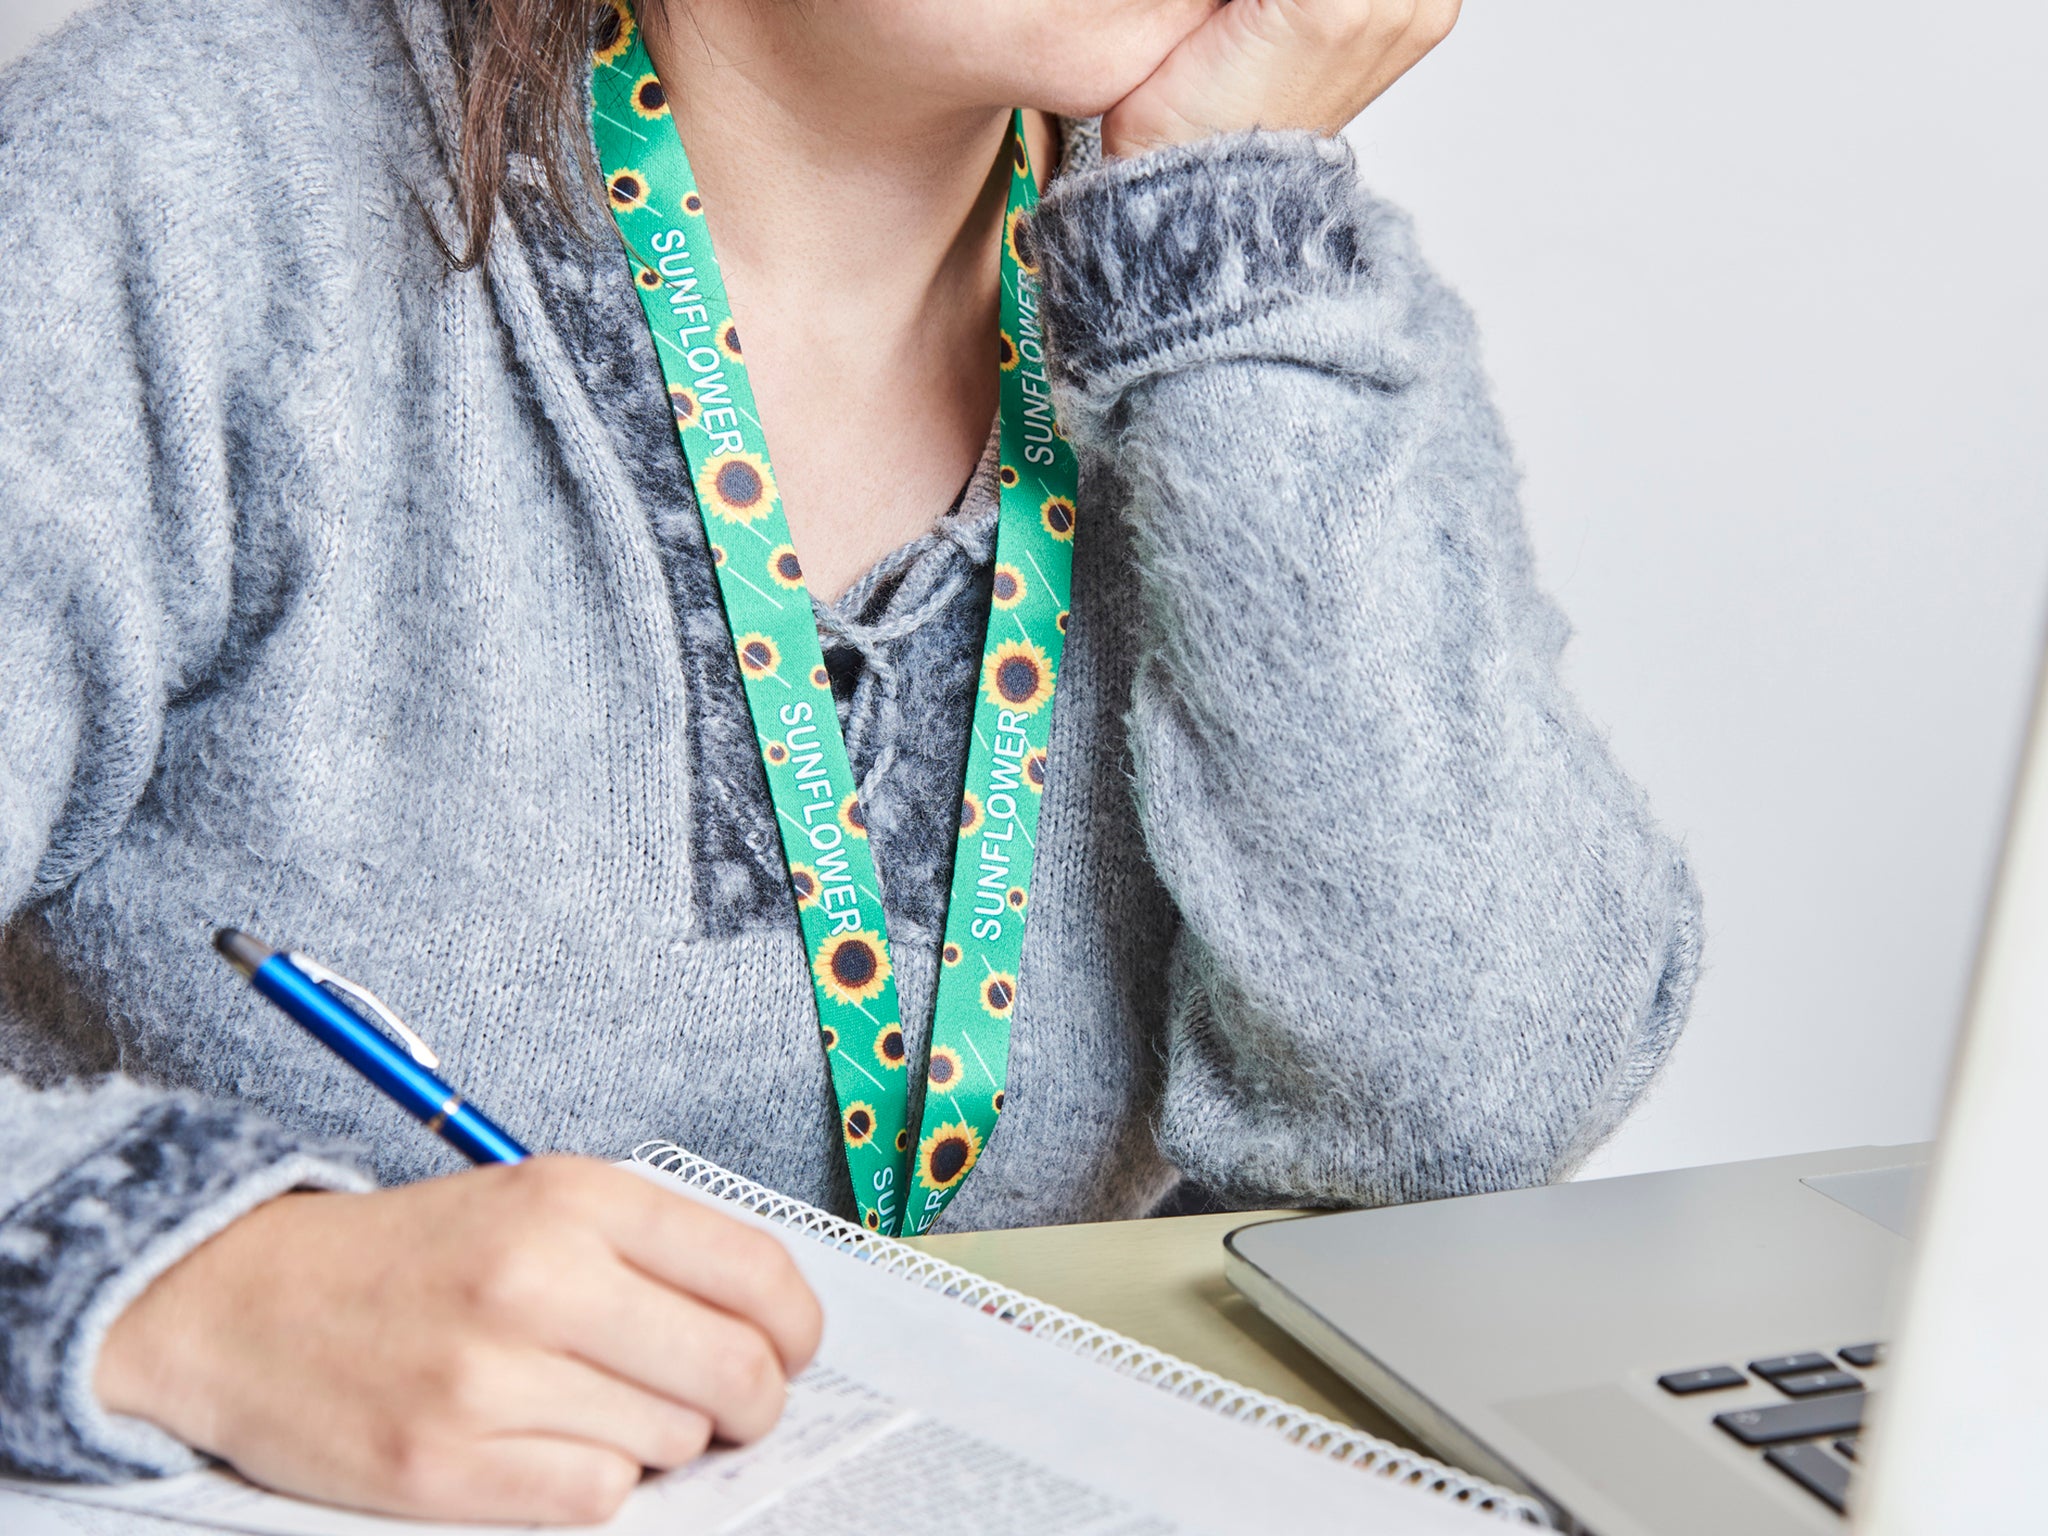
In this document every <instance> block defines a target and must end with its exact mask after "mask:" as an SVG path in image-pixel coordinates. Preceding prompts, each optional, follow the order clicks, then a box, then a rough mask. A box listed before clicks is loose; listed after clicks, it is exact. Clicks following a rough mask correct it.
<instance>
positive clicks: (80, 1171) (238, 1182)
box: [0, 1094, 374, 1482]
mask: <svg viewBox="0 0 2048 1536" xmlns="http://www.w3.org/2000/svg"><path fill="white" fill-rule="evenodd" d="M372 1187H374V1186H373V1183H372V1181H371V1180H370V1179H369V1178H368V1177H367V1176H365V1175H364V1174H363V1173H362V1172H361V1171H360V1170H359V1169H358V1168H357V1167H355V1166H354V1164H353V1162H352V1161H351V1160H350V1159H349V1158H348V1156H347V1154H346V1152H345V1151H344V1150H343V1149H342V1148H340V1147H339V1146H336V1145H333V1144H325V1143H320V1142H315V1141H310V1140H308V1139H306V1138H303V1137H299V1136H296V1135H294V1134H293V1133H291V1132H288V1131H286V1130H284V1129H283V1128H282V1127H280V1126H278V1125H276V1124H274V1123H272V1122H271V1121H269V1120H266V1119H264V1118H262V1117H261V1116H259V1115H256V1114H254V1113H252V1112H250V1111H248V1110H245V1109H242V1108H239V1107H237V1106H234V1105H228V1104H219V1103H214V1102H210V1101H207V1100H203V1099H199V1098H196V1097H193V1096H191V1095H186V1094H180V1095H177V1096H175V1097H173V1098H170V1099H167V1100H165V1101H164V1102H162V1103H159V1104H156V1105H153V1106H151V1107H150V1108H149V1109H148V1110H146V1111H145V1112H143V1113H142V1114H140V1115H138V1116H137V1117H136V1118H135V1119H133V1120H132V1121H130V1122H129V1123H128V1124H127V1125H126V1126H124V1127H123V1128H122V1130H121V1132H120V1133H119V1134H118V1135H117V1136H115V1137H114V1138H113V1139H112V1140H111V1141H108V1142H106V1143H105V1144H103V1145H102V1146H101V1147H100V1148H99V1149H98V1150H97V1151H96V1152H94V1153H93V1154H92V1155H91V1156H89V1157H87V1158H85V1159H84V1160H82V1161H81V1162H79V1163H77V1164H75V1165H74V1166H73V1167H71V1168H70V1169H69V1170H67V1171H66V1172H65V1173H64V1175H63V1176H62V1177H60V1178H58V1179H56V1180H54V1181H52V1182H51V1183H50V1184H48V1185H46V1186H45V1187H44V1188H42V1189H41V1190H38V1191H37V1192H36V1193H35V1194H34V1195H32V1196H31V1197H30V1198H29V1199H27V1200H25V1201H24V1202H22V1204H20V1205H19V1206H17V1207H15V1209H14V1210H12V1211H10V1212H8V1213H7V1215H6V1218H5V1220H4V1221H0V1403H5V1404H6V1406H7V1412H6V1414H5V1415H4V1417H0V1461H5V1462H8V1463H11V1464H12V1465H13V1466H15V1467H17V1468H19V1469H21V1470H22V1471H24V1472H28V1473H31V1474H34V1475H37V1476H42V1477H52V1478H60V1479H65V1480H68V1481H80V1482H110V1481H115V1480H118V1479H121V1478H127V1477H135V1476H138V1475H140V1476H164V1475H168V1474H170V1473H175V1472H183V1471H188V1470H190V1469H191V1468H192V1467H194V1466H196V1465H198V1458H197V1457H196V1456H195V1455H194V1454H193V1453H192V1451H191V1450H190V1449H189V1448H187V1447H186V1446H184V1445H182V1444H181V1443H179V1442H178V1441H177V1440H175V1439H173V1438H172V1437H171V1436H170V1435H168V1434H166V1433H164V1431H162V1430H160V1429H158V1428H156V1427H155V1426H154V1425H152V1424H148V1423H145V1422H144V1421H143V1420H141V1419H134V1418H128V1417H125V1416H121V1415H116V1414H110V1413H108V1412H107V1411H106V1410H105V1409H104V1408H102V1407H101V1406H100V1403H99V1398H98V1396H97V1395H96V1394H95V1393H94V1391H93V1373H94V1371H95V1369H96V1368H97V1367H98V1364H99V1353H100V1346H101V1344H102V1343H103V1342H104V1341H105V1339H106V1335H107V1330H108V1328H109V1327H111V1326H112V1324H113V1321H114V1319H115V1318H117V1317H118V1316H120V1314H121V1312H122V1310H123V1309H124V1308H125V1307H126V1306H127V1305H128V1304H129V1303H130V1302H131V1301H133V1300H134V1299H135V1298H136V1297H137V1296H139V1295H141V1294H142V1292H143V1291H144V1290H145V1289H146V1288H147V1287H148V1285H149V1284H150V1282H151V1281H153V1280H154V1279H156V1277H157V1276H158V1275H160V1274H162V1273H163V1272H164V1271H165V1270H166V1269H168V1268H170V1267H171V1265H173V1264H175V1263H177V1262H178V1260H180V1259H182V1258H184V1257H185V1255H186V1254H188V1253H190V1252H191V1251H192V1250H193V1249H195V1248H197V1247H198V1246H199V1245H200V1244H201V1243H203V1242H205V1241H206V1240H207V1239H208V1238H209V1237H212V1236H213V1235H214V1234H215V1233H217V1232H219V1231H220V1230H221V1229H222V1228H223V1227H225V1226H227V1225H228V1223H229V1222H231V1221H233V1220H235V1219H236V1218H237V1217H239V1216H242V1215H244V1214H246V1213H247V1212H248V1211H250V1210H252V1209H253V1208H254V1207H256V1206H258V1205H260V1204H262V1203H263V1202H264V1201H266V1200H269V1199H271V1198H272V1197H273V1196H276V1195H281V1194H284V1193H285V1192H287V1191H288V1190H293V1189H334V1190H364V1189H369V1188H372Z"/></svg>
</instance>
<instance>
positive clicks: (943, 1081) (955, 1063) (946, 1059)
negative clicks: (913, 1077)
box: [924, 1045, 965, 1093]
mask: <svg viewBox="0 0 2048 1536" xmlns="http://www.w3.org/2000/svg"><path fill="white" fill-rule="evenodd" d="M964 1071H965V1069H964V1068H963V1067H962V1066H961V1064H960V1053H959V1052H958V1051H956V1050H954V1049H953V1048H952V1047H951V1046H950V1045H936V1046H933V1047H932V1059H931V1061H930V1062H929V1063H928V1064H927V1065H926V1067H925V1069H924V1078H925V1082H926V1084H927V1085H928V1086H929V1087H930V1088H931V1089H932V1090H933V1091H934V1092H935V1093H951V1092H952V1091H953V1090H954V1089H955V1088H958V1087H959V1086H960V1078H961V1076H962V1074H963V1072H964Z"/></svg>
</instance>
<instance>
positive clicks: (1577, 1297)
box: [1226, 672, 2048, 1536]
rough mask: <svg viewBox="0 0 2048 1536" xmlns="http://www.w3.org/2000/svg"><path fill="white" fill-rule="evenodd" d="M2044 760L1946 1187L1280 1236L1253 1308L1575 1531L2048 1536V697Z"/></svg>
mask: <svg viewBox="0 0 2048 1536" xmlns="http://www.w3.org/2000/svg"><path fill="white" fill-rule="evenodd" d="M2030 735H2031V738H2032V739H2031V741H2030V743H2029V747H2028V751H2027V758H2026V761H2025V764H2024V765H2023V768H2022V772H2021V775H2020V781H2019V786H2018V791H2017V793H2016V795H2015V798H2014V807H2013V814H2012V817H2011V820H2010V822H2009V824H2008V830H2007V841H2006V848H2005V854H2004V858H2003V860H2002V864H2001V870H2000V875H1999V880H1998V883H1997V888H1996V890H1995V892H1994V894H1993V898H1992V902H1991V904H1990V909H1989V920H1988V922H1987V925H1986V930H1985V935H1984V938H1983V941H1982V944H1981V946H1980V952H1979V957H1978V964H1977V972H1976V978H1975V981H1974V982H1973V986H1972V996H1971V1003H1970V1007H1969V1009H1968V1013H1967V1017H1966V1020H1965V1025H1966V1027H1965V1030H1964V1032H1963V1037H1962V1045H1961V1048H1960V1052H1959V1059H1958V1065H1957V1067H1956V1069H1955V1072H1954V1076H1953V1080H1952V1083H1951V1087H1950V1095H1949V1103H1948V1107H1947V1110H1946V1112H1945V1114H1944V1117H1943V1129H1942V1135H1941V1141H1940V1143H1939V1144H1938V1150H1936V1151H1935V1152H1934V1160H1933V1172H1932V1175H1931V1179H1930V1177H1929V1174H1928V1159H1929V1153H1930V1149H1929V1148H1928V1147H1927V1146H1924V1145H1919V1146H1906V1147H1862V1148H1856V1149H1852V1150H1846V1151H1839V1152H1826V1153H1813V1154H1805V1155H1800V1156H1796V1157H1783V1158H1771V1159H1766V1160H1763V1161H1758V1162H1748V1163H1733V1164H1726V1165H1723V1166H1720V1167H1712V1168H1698V1169H1686V1170H1678V1171H1673V1172H1666V1173H1653V1174H1643V1175H1638V1176H1635V1177H1630V1178H1617V1179H1601V1180H1591V1181H1587V1182H1584V1183H1577V1184H1561V1185H1553V1186H1550V1187H1547V1188H1542V1189H1528V1190H1514V1191H1508V1192H1504V1193H1500V1194H1492V1195H1476V1196H1471V1197H1468V1198H1463V1199H1453V1200H1439V1201H1432V1202H1427V1203H1424V1204H1418V1205H1407V1206H1392V1207H1386V1208H1383V1209H1379V1210H1370V1211H1354V1212H1346V1213H1342V1214H1337V1215H1330V1216H1321V1217H1314V1218H1309V1219H1302V1220H1288V1221H1278V1222H1267V1223H1261V1224H1258V1225H1255V1226H1250V1227H1243V1228H1240V1229H1238V1230H1237V1231H1235V1232H1233V1233H1231V1235H1230V1237H1229V1238H1228V1239H1227V1243H1226V1246H1227V1257H1226V1273H1227V1274H1228V1275H1229V1277H1230V1280H1231V1282H1232V1283H1233V1284H1234V1285H1235V1286H1236V1287H1237V1288H1238V1289H1239V1290H1240V1291H1242V1292H1243V1293H1244V1294H1245V1295H1246V1296H1247V1297H1249V1298H1250V1299H1251V1301H1252V1302H1253V1303H1254V1304H1255V1305H1256V1306H1258V1308H1259V1309H1260V1310H1261V1311H1262V1312H1264V1313H1266V1314H1267V1315H1268V1316H1269V1317H1271V1318H1272V1319H1274V1321H1276V1322H1277V1323H1279V1325H1280V1326H1281V1327H1283V1328H1285V1329H1286V1330H1287V1331H1288V1332H1290V1333H1292V1334H1293V1335H1295V1336H1296V1337H1297V1338H1299V1339H1300V1340H1301V1341H1302V1342H1303V1343H1305V1344H1306V1345H1308V1347H1309V1348H1311V1349H1312V1350H1314V1351H1315V1352H1316V1353H1317V1354H1318V1355H1320V1356H1321V1357H1322V1358H1323V1359H1324V1360H1326V1361H1328V1362H1329V1364H1330V1365H1332V1366H1333V1367H1334V1368H1335V1369H1336V1370H1338V1371H1339V1372H1340V1373H1342V1374H1343V1375H1344V1376H1346V1377H1347V1378H1349V1379H1350V1380H1351V1381H1352V1382H1353V1383H1355V1384H1356V1385H1357V1386H1358V1387H1359V1388H1360V1389H1361V1390H1362V1391H1363V1392H1364V1393H1365V1394H1366V1395H1367V1396H1368V1397H1370V1398H1372V1399H1373V1400H1374V1401H1375V1402H1377V1403H1378V1404H1380V1405H1381V1406H1382V1407H1383V1408H1385V1409H1386V1410H1387V1411H1388V1412H1389V1413H1390V1414H1392V1415H1393V1416H1394V1417H1395V1418H1396V1419H1398V1420H1399V1421H1400V1422H1401V1423H1402V1424H1404V1425H1406V1426H1407V1427H1408V1428H1409V1429H1410V1430H1411V1431H1412V1432H1413V1433H1414V1434H1415V1435H1416V1436H1417V1437H1418V1438H1419V1439H1420V1440H1422V1441H1423V1442H1424V1443H1425V1444H1426V1445H1428V1446H1430V1447H1431V1448H1432V1449H1434V1450H1435V1451H1437V1452H1438V1453H1439V1454H1441V1455H1443V1456H1445V1457H1446V1458H1447V1459H1449V1460H1451V1461H1454V1462H1456V1463H1458V1464H1459V1465H1462V1466H1465V1467H1469V1468H1470V1469H1472V1470H1473V1471H1476V1472H1481V1473H1483V1474H1485V1475H1487V1476H1490V1477H1492V1478H1495V1479H1497V1480H1499V1481H1502V1482H1505V1483H1508V1484H1510V1485H1513V1486H1517V1487H1520V1488H1522V1489H1525V1490H1526V1491H1528V1492H1530V1493H1532V1494H1534V1495H1536V1496H1537V1497H1538V1498H1540V1499H1542V1500H1544V1501H1545V1502H1546V1503H1547V1504H1548V1505H1549V1506H1550V1507H1551V1508H1552V1510H1553V1512H1554V1513H1555V1514H1556V1515H1557V1516H1558V1518H1559V1523H1560V1524H1562V1525H1564V1526H1565V1527H1566V1528H1567V1529H1575V1530H1581V1531H1586V1532H1591V1533H1594V1536H1792V1533H1830V1532H1832V1533H1836V1536H1840V1533H1842V1532H1843V1531H1844V1530H1845V1522H1844V1516H1843V1514H1842V1513H1840V1512H1839V1511H1838V1508H1837V1507H1836V1506H1838V1505H1840V1504H1842V1503H1844V1502H1846V1504H1847V1507H1848V1510H1849V1512H1850V1513H1851V1514H1853V1516H1854V1517H1855V1529H1856V1530H1857V1531H1859V1532H1868V1533H1877V1536H1894V1533H1912V1536H1920V1533H1927V1536H1946V1533H1948V1532H1951V1531H1954V1532H1964V1531H1967V1532H1969V1533H1970V1536H1991V1533H1999V1532H2004V1531H2007V1530H2010V1531H2014V1532H2036V1533H2038V1532H2048V1503H2044V1502H2043V1501H2042V1499H2041V1497H2040V1496H2039V1495H2037V1494H2034V1493H2032V1492H2030V1491H2029V1490H2031V1489H2033V1488H2034V1486H2035V1480H2036V1477H2037V1475H2038V1470H2039V1469H2038V1463H2039V1461H2040V1459H2041V1457H2042V1456H2043V1454H2044V1453H2048V1406H2044V1405H2048V1375H2044V1372H2048V1305H2044V1302H2048V1202H2044V1200H2043V1198H2042V1196H2041V1194H2040V1172H2039V1170H2040V1167H2041V1162H2042V1125H2043V1122H2044V1120H2048V741H2044V739H2043V738H2044V736H2048V672H2044V674H2043V678H2042V682H2041V683H2040V684H2039V685H2037V694H2036V700H2035V707H2034V716H2033V728H2032V731H2031V732H2030ZM1923 1186H1925V1194H1926V1198H1925V1200H1924V1202H1923V1200H1922V1193H1923ZM1916 1232H1925V1233H1926V1234H1928V1241H1927V1243H1926V1244H1925V1245H1924V1247H1916V1245H1915V1244H1913V1243H1912V1242H1909V1238H1910V1237H1911V1236H1912V1235H1913V1234H1914V1233H1916ZM1901 1326H1903V1327H1904V1330H1905V1331H1904V1332H1903V1333H1902V1334H1900V1335H1899V1350H1898V1352H1897V1362H1896V1364H1886V1363H1882V1362H1883V1360H1884V1355H1883V1354H1882V1353H1880V1354H1879V1357H1878V1362H1877V1363H1870V1362H1871V1354H1870V1351H1869V1350H1868V1349H1866V1348H1865V1346H1870V1345H1880V1344H1883V1343H1885V1341H1887V1340H1889V1339H1891V1338H1892V1337H1893V1336H1894V1330H1895V1329H1896V1328H1899V1327H1901ZM1813 1357H1819V1358H1813ZM1716 1368H1725V1370H1722V1369H1716ZM1710 1372H1711V1374H1709V1373H1710ZM1731 1378H1732V1380H1731ZM1891 1378H1896V1379H1895V1380H1893V1379H1891ZM1713 1382H1728V1383H1729V1384H1726V1385H1712V1384H1711V1383H1713ZM1894 1396H1895V1399H1896V1400H1895V1401H1894V1400H1892V1398H1893V1397H1894ZM1873 1417H1874V1418H1875V1420H1876V1435H1877V1443H1876V1445H1875V1447H1874V1450H1873V1447H1872V1446H1871V1443H1870V1441H1869V1440H1868V1439H1866V1438H1863V1437H1862V1436H1861V1434H1860V1431H1861V1429H1862V1428H1863V1427H1864V1423H1865V1420H1866V1419H1870V1418H1873Z"/></svg>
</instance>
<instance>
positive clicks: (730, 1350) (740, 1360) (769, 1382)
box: [713, 1328, 782, 1420]
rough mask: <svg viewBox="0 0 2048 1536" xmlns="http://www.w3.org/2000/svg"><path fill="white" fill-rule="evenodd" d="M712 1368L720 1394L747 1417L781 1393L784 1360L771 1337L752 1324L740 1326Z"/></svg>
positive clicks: (770, 1402)
mask: <svg viewBox="0 0 2048 1536" xmlns="http://www.w3.org/2000/svg"><path fill="white" fill-rule="evenodd" d="M713 1372H714V1375H715V1377H716V1385H717V1389H718V1391H719V1395H720V1396H721V1398H723V1399H724V1400H725V1401H726V1402H729V1403H731V1404H732V1405H733V1407H734V1409H735V1410H736V1411H737V1412H739V1413H741V1414H743V1415H745V1416H746V1417H747V1418H748V1419H750V1420H751V1419H752V1418H753V1417H754V1416H756V1415H757V1414H758V1413H759V1412H760V1410H761V1408H762V1407H763V1405H765V1404H772V1403H774V1402H777V1401H779V1400H780V1398H781V1394H782V1364H781V1362H780V1361H779V1360H777V1359H776V1356H775V1351H774V1350H773V1349H772V1348H770V1347H769V1344H768V1341H767V1340H766V1339H764V1338H763V1337H761V1335H760V1334H758V1333H756V1332H755V1331H754V1330H753V1329H751V1328H746V1329H741V1330H739V1331H738V1332H736V1333H735V1335H734V1336H733V1338H732V1339H730V1340H729V1341H728V1342H726V1343H725V1344H724V1346H723V1347H722V1348H720V1349H719V1350H718V1351H717V1354H716V1356H715V1357H714V1360H713Z"/></svg>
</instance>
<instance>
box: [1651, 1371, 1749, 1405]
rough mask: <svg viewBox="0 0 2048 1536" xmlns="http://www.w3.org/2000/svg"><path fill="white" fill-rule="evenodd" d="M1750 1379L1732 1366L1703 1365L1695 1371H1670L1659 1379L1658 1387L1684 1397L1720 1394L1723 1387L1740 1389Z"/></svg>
mask: <svg viewBox="0 0 2048 1536" xmlns="http://www.w3.org/2000/svg"><path fill="white" fill-rule="evenodd" d="M1747 1380H1749V1378H1748V1377H1747V1376H1745V1375H1743V1374H1742V1372H1740V1371H1738V1370H1736V1369H1735V1367H1734V1366H1732V1365H1703V1366H1701V1367H1700V1368H1699V1369H1698V1370H1695V1371H1670V1372H1667V1373H1666V1374H1665V1375H1662V1376H1659V1377H1658V1378H1657V1385H1658V1386H1660V1387H1662V1388H1663V1389H1664V1390H1665V1391H1666V1392H1676V1393H1677V1394H1678V1395H1679V1396H1680V1397H1684V1396H1685V1395H1686V1394H1687V1393H1689V1392H1718V1391H1720V1390H1721V1389H1722V1388H1723V1387H1739V1386H1741V1385H1742V1384H1743V1383H1744V1382H1745V1381H1747Z"/></svg>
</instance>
